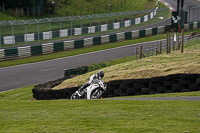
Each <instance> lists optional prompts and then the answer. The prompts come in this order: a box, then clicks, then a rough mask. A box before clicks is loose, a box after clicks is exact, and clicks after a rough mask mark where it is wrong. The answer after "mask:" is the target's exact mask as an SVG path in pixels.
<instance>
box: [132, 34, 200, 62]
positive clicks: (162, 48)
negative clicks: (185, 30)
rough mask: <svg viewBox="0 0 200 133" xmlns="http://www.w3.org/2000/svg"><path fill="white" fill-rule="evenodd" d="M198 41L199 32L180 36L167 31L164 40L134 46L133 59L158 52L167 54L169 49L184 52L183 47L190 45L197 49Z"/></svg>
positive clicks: (154, 54) (199, 37)
mask: <svg viewBox="0 0 200 133" xmlns="http://www.w3.org/2000/svg"><path fill="white" fill-rule="evenodd" d="M199 43H200V33H194V34H191V35H187V36H180V34H179V33H169V34H168V36H167V39H166V40H165V41H159V42H157V43H155V44H153V45H148V46H140V47H135V59H136V60H138V59H142V58H145V57H149V56H156V55H159V54H163V53H166V54H169V53H171V51H177V50H180V51H181V53H183V52H184V48H187V47H189V46H191V45H193V46H194V47H193V48H192V49H197V45H198V44H199Z"/></svg>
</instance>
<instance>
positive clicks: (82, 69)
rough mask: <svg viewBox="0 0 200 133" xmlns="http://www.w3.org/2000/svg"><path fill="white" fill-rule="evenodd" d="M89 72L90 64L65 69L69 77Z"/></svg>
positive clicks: (66, 75) (65, 73)
mask: <svg viewBox="0 0 200 133" xmlns="http://www.w3.org/2000/svg"><path fill="white" fill-rule="evenodd" d="M87 72H88V66H82V67H78V68H75V69H65V70H64V77H65V78H68V77H71V76H74V75H81V74H84V73H87Z"/></svg>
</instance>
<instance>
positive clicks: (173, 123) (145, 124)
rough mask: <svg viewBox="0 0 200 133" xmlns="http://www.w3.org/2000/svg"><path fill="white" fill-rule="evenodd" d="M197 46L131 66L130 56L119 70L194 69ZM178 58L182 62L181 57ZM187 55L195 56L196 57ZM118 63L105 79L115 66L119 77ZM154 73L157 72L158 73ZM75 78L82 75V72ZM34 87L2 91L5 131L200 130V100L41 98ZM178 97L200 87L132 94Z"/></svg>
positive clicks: (0, 117) (0, 127)
mask: <svg viewBox="0 0 200 133" xmlns="http://www.w3.org/2000/svg"><path fill="white" fill-rule="evenodd" d="M196 48H197V49H196V50H195V49H194V45H191V46H190V47H188V48H187V49H185V52H184V53H183V54H180V53H179V52H174V53H172V54H168V55H166V54H163V55H160V56H156V57H149V58H145V59H142V60H138V61H135V62H131V64H130V65H129V64H128V63H129V62H130V61H127V62H125V63H121V64H119V67H120V68H121V69H120V70H119V71H120V72H121V73H124V76H123V77H126V76H127V75H126V74H127V73H126V72H125V71H129V73H132V72H131V71H130V69H129V68H130V67H133V68H134V70H135V71H136V72H137V73H136V76H138V75H141V73H139V72H140V71H141V70H145V75H148V74H151V73H148V71H151V70H153V69H154V68H155V69H157V71H161V70H160V69H161V68H162V69H163V70H162V71H163V73H165V71H168V70H169V69H172V68H173V69H175V70H176V65H180V66H181V67H178V70H180V71H182V72H184V71H183V70H182V69H185V71H186V70H191V69H194V68H195V66H196V67H198V65H197V63H196V64H195V62H199V59H198V58H199V55H200V54H199V48H200V46H199V45H197V47H196ZM192 51H193V52H192ZM178 59H179V60H181V61H177V60H178ZM188 59H191V60H192V62H191V61H190V60H188ZM156 60H159V61H160V62H158V61H156ZM161 62H162V63H161ZM169 62H172V63H171V64H173V65H171V66H170V65H169V64H168V63H169ZM188 62H189V63H188ZM156 63H158V65H156ZM165 63H166V64H165ZM152 64H153V65H152ZM163 65H167V67H168V68H166V67H163ZM190 65H191V66H192V67H191V66H190ZM122 66H123V67H122ZM117 68H118V67H117V65H115V66H112V67H110V68H109V67H108V68H106V75H105V78H107V77H109V75H110V73H113V71H115V74H116V76H119V75H118V74H119V73H118V70H117ZM122 68H123V69H122ZM149 68H150V69H149ZM198 68H199V67H198ZM109 71H112V72H109ZM162 71H161V72H162ZM153 72H154V71H153ZM188 72H189V71H188ZM133 74H134V73H133ZM153 74H154V75H155V74H157V72H156V73H153ZM88 75H90V73H89V74H86V75H83V76H85V77H87V78H88V77H89V76H88ZM141 76H143V75H141ZM76 78H79V79H82V78H80V77H76ZM74 79H75V78H74ZM32 88H33V86H28V87H24V88H20V89H15V90H11V91H8V92H3V93H0V132H1V133H8V132H9V133H16V132H30V133H32V132H48V133H55V132H62V133H63V132H67V133H76V132H77V133H79V132H81V133H94V132H95V133H101V132H103V133H113V132H116V133H121V132H125V133H130V132H134V133H140V132H142V133H143V132H147V133H184V132H186V131H187V132H191V133H199V131H200V127H199V124H200V113H199V112H200V104H199V101H186V100H169V101H159V100H149V101H138V100H136V101H131V100H109V99H103V100H75V101H70V100H67V99H63V100H49V101H47V100H43V101H37V100H33V99H32V92H31V90H32ZM180 96H200V91H196V92H187V93H168V94H156V95H148V96H147V95H144V96H134V97H180ZM131 97H133V96H131Z"/></svg>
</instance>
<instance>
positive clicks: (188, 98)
mask: <svg viewBox="0 0 200 133" xmlns="http://www.w3.org/2000/svg"><path fill="white" fill-rule="evenodd" d="M107 99H109V100H188V101H200V97H198V96H196V97H149V98H107Z"/></svg>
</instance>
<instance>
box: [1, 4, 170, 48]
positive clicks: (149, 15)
mask: <svg viewBox="0 0 200 133" xmlns="http://www.w3.org/2000/svg"><path fill="white" fill-rule="evenodd" d="M167 10H168V8H156V9H147V10H140V11H126V12H115V13H104V14H94V15H84V16H67V17H56V18H44V19H31V20H13V21H9V20H8V21H0V39H1V40H0V48H3V47H9V46H16V45H26V46H28V44H33V43H37V44H40V43H42V42H43V41H44V40H46V41H49V42H50V41H52V40H53V39H57V40H62V39H66V38H72V37H74V36H83V35H94V34H100V33H108V32H113V31H116V30H121V29H128V28H136V27H138V26H144V25H149V24H151V23H156V22H157V21H162V20H161V19H156V18H155V16H158V14H159V16H161V17H162V19H167Z"/></svg>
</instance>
